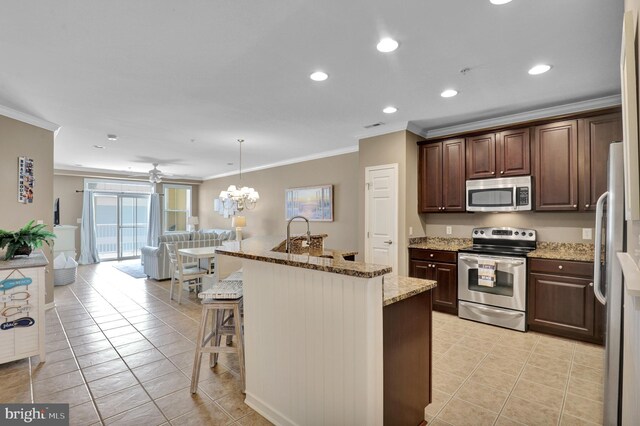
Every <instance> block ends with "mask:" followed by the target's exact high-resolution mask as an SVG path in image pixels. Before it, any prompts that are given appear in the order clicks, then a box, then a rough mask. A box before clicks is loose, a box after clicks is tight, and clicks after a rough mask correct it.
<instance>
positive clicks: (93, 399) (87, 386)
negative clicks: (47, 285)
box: [53, 288, 104, 425]
mask: <svg viewBox="0 0 640 426" xmlns="http://www.w3.org/2000/svg"><path fill="white" fill-rule="evenodd" d="M67 290H68V291H69V292H70V293H71V294H72V295H73V296H74V297H76V299H77V296H76V294H75V293H74V292H73V290H72V289H70V288H69V289H67ZM78 302H80V300H78ZM82 308H83V309H84V306H82ZM53 309H54V312H55V313H56V317H57V318H58V321H59V322H60V327H61V328H62V332H63V333H64V337H65V339H66V340H67V344H68V345H69V349H70V350H71V354H72V355H73V360H74V362H75V363H76V366H77V367H78V371H79V372H80V376H81V377H82V383H83V385H84V387H85V389H86V390H87V392H88V393H89V397H90V398H91V405H93V410H94V411H95V413H96V414H97V415H98V421H99V422H100V424H102V425H104V421H103V419H102V415H101V414H100V411H99V410H98V406H97V404H96V401H95V398H94V397H93V394H92V393H91V388H89V383H88V382H87V378H86V377H85V375H84V373H83V371H82V368H81V367H80V363H79V362H78V357H77V356H76V352H75V351H74V350H73V345H72V344H71V341H70V340H69V336H68V335H67V330H66V328H65V327H64V324H63V322H62V318H60V313H59V312H58V307H57V306H56V307H55V308H53ZM69 411H71V407H69Z"/></svg>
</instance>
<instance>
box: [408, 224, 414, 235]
mask: <svg viewBox="0 0 640 426" xmlns="http://www.w3.org/2000/svg"><path fill="white" fill-rule="evenodd" d="M412 235H413V226H410V227H409V236H412Z"/></svg>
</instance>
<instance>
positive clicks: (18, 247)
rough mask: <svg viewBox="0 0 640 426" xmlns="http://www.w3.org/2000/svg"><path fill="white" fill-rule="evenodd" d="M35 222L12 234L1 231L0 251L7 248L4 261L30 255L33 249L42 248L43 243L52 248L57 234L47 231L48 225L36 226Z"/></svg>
mask: <svg viewBox="0 0 640 426" xmlns="http://www.w3.org/2000/svg"><path fill="white" fill-rule="evenodd" d="M33 222H34V221H33V220H32V221H31V222H29V223H27V224H26V225H25V226H23V227H22V228H20V229H19V230H17V231H14V232H10V231H5V230H4V229H0V249H4V248H5V247H6V248H7V252H6V254H5V257H4V260H10V259H13V258H14V257H16V256H19V255H27V256H28V255H30V254H31V251H32V250H33V249H36V248H39V247H42V243H43V242H45V243H47V245H48V246H51V243H52V240H53V238H55V237H56V236H55V234H54V233H53V232H50V231H47V230H46V229H45V228H46V225H44V224H40V225H34V224H33Z"/></svg>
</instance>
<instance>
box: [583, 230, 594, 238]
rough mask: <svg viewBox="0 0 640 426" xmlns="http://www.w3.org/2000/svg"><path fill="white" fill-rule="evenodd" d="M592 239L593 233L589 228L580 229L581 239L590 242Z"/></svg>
mask: <svg viewBox="0 0 640 426" xmlns="http://www.w3.org/2000/svg"><path fill="white" fill-rule="evenodd" d="M592 238H593V232H592V230H591V228H582V239H583V240H590V239H592Z"/></svg>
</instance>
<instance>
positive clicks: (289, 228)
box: [286, 216, 311, 253]
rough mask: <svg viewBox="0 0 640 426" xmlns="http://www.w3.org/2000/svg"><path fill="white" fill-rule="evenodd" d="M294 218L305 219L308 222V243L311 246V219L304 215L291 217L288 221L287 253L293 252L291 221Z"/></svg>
mask: <svg viewBox="0 0 640 426" xmlns="http://www.w3.org/2000/svg"><path fill="white" fill-rule="evenodd" d="M294 219H304V220H305V221H306V222H307V244H308V245H309V246H311V231H310V229H309V219H307V218H306V217H304V216H294V217H292V218H291V219H289V222H287V245H286V252H287V253H291V222H293V220H294Z"/></svg>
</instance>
